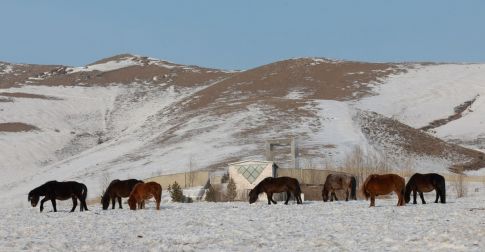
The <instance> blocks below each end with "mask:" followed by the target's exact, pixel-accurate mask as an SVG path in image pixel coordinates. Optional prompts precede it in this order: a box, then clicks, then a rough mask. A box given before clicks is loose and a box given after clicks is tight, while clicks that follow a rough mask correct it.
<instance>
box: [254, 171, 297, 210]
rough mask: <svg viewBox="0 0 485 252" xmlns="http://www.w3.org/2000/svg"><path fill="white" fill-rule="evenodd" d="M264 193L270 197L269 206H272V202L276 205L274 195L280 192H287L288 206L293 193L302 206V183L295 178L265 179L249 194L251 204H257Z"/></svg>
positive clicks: (286, 202)
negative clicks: (260, 195)
mask: <svg viewBox="0 0 485 252" xmlns="http://www.w3.org/2000/svg"><path fill="white" fill-rule="evenodd" d="M262 192H264V193H266V196H268V205H271V202H273V204H276V201H274V200H273V193H280V192H286V195H287V197H286V201H285V204H288V200H289V199H290V195H291V193H293V196H295V199H296V203H297V204H302V200H301V189H300V183H298V180H297V179H295V178H290V177H279V178H272V177H267V178H265V179H263V180H262V181H261V182H259V184H258V185H256V186H255V187H254V189H252V190H251V191H250V192H249V204H252V203H254V202H256V200H257V199H258V196H259V194H260V193H262Z"/></svg>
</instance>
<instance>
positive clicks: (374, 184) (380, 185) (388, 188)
mask: <svg viewBox="0 0 485 252" xmlns="http://www.w3.org/2000/svg"><path fill="white" fill-rule="evenodd" d="M404 189H405V181H404V178H403V177H401V176H399V175H396V174H383V175H378V174H371V175H369V176H368V177H367V178H366V179H365V182H364V184H363V185H362V193H363V194H364V195H365V199H366V200H367V199H369V198H370V206H371V207H373V206H375V200H376V196H379V195H386V194H389V193H391V192H395V193H396V194H397V197H398V201H397V206H404V205H405V204H406V203H405V202H404Z"/></svg>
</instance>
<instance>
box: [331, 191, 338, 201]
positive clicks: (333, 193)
mask: <svg viewBox="0 0 485 252" xmlns="http://www.w3.org/2000/svg"><path fill="white" fill-rule="evenodd" d="M332 197H333V198H334V199H335V201H338V199H337V194H336V193H335V190H334V191H332Z"/></svg>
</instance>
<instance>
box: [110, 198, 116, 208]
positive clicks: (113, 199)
mask: <svg viewBox="0 0 485 252" xmlns="http://www.w3.org/2000/svg"><path fill="white" fill-rule="evenodd" d="M115 205H116V197H113V198H111V209H115Z"/></svg>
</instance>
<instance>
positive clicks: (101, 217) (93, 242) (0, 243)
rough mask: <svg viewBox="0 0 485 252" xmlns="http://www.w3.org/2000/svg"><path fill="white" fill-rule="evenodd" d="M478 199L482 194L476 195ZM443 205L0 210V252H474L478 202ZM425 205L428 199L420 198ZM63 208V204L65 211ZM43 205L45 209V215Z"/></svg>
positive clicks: (480, 217)
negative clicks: (24, 251)
mask: <svg viewBox="0 0 485 252" xmlns="http://www.w3.org/2000/svg"><path fill="white" fill-rule="evenodd" d="M482 195H483V193H482ZM482 195H480V194H476V195H474V196H472V197H469V198H461V199H456V200H454V199H450V200H449V201H448V203H447V204H439V203H438V204H435V203H428V204H426V205H422V204H417V205H412V204H408V205H406V206H404V207H396V206H395V204H396V202H397V199H396V197H395V196H392V197H391V198H390V199H377V200H376V205H377V207H374V208H369V202H368V201H362V200H359V201H349V202H343V201H339V202H327V203H323V202H321V201H318V202H305V204H303V205H296V204H294V203H292V204H290V205H288V206H286V205H284V204H282V202H279V203H278V204H277V205H271V206H268V205H267V204H266V203H264V202H261V201H259V202H257V203H255V204H252V205H249V204H248V203H246V202H235V203H205V202H204V203H192V204H177V203H167V204H162V206H161V210H160V211H156V210H155V209H154V207H155V206H154V204H153V202H150V203H149V204H148V205H147V206H148V209H145V210H137V211H131V210H128V207H127V206H126V205H125V206H124V209H122V210H118V209H117V210H107V211H103V210H101V209H100V206H99V205H95V206H88V207H89V208H90V211H88V212H79V209H77V211H76V212H74V213H68V212H67V211H69V209H70V205H69V204H70V202H69V201H65V202H66V204H64V205H63V206H61V207H58V209H60V212H57V213H54V212H44V213H39V209H38V207H37V208H11V209H0V212H1V213H2V215H3V218H1V219H0V227H1V229H0V237H2V238H0V250H2V251H16V250H49V251H52V250H76V251H101V250H103V251H106V250H115V251H133V250H142V251H193V250H197V251H268V250H278V251H323V250H325V251H383V250H389V251H481V248H483V247H484V246H485V240H484V239H482V238H483V236H484V235H485V217H484V213H485V198H484V197H483V196H482ZM426 198H427V200H428V201H429V202H431V199H433V198H434V194H431V195H426ZM67 202H69V204H67ZM51 210H52V207H51V206H50V203H48V205H46V210H44V211H51Z"/></svg>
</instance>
